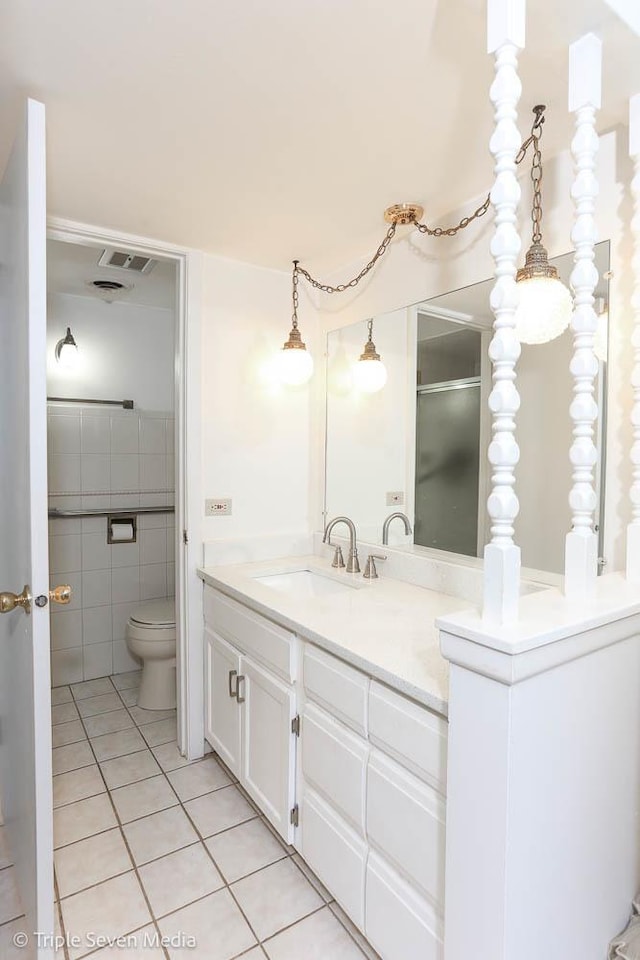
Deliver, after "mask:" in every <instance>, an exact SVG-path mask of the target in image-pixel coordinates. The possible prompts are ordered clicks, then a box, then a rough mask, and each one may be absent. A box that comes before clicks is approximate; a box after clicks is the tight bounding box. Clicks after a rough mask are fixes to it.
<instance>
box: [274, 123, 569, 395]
mask: <svg viewBox="0 0 640 960" xmlns="http://www.w3.org/2000/svg"><path fill="white" fill-rule="evenodd" d="M545 110H546V107H544V106H542V105H538V106H535V107H534V108H533V113H534V121H533V126H532V128H531V133H530V134H529V136H528V137H527V139H526V140H524V141H523V143H522V144H521V146H520V149H519V151H518V153H517V155H516V158H515V162H516V164H520V163H522V161H523V160H524V159H525V157H526V156H527V153H528V152H529V148H530V147H533V160H532V164H531V181H532V183H533V203H532V210H531V220H532V222H533V236H532V243H531V246H530V248H529V250H528V252H527V255H526V259H525V265H524V266H523V267H522V268H521V269H520V270H519V271H518V274H517V277H516V281H517V283H518V286H519V291H520V306H519V307H518V312H517V314H516V334H517V335H518V337H519V339H520V340H521V342H522V343H546V342H547V341H548V340H553V339H554V338H555V337H557V336H559V335H560V334H561V333H562V332H563V331H564V330H566V328H567V326H568V325H569V322H570V320H571V313H572V309H573V301H572V297H571V294H570V293H569V290H568V289H567V287H566V286H565V285H564V284H563V283H562V281H561V280H560V278H559V276H558V271H557V270H556V268H555V267H553V266H552V265H551V264H550V263H549V260H548V257H547V251H546V250H545V248H544V247H543V245H542V153H541V151H540V137H541V134H542V124H543V123H544V112H545ZM490 206H491V194H488V195H487V198H486V200H485V201H484V202H483V203H482V204H481V205H480V206H479V207H478V208H477V210H475V211H474V212H473V213H471V214H469V215H468V216H465V217H462V219H461V220H460V222H459V223H457V224H455V225H454V226H451V227H429V226H428V225H427V224H426V223H420V222H419V220H420V217H422V215H423V213H424V210H423V208H422V207H421V206H420V205H419V204H417V203H395V204H394V205H393V206H391V207H387V209H386V210H385V212H384V219H385V221H386V222H387V223H389V224H390V227H389V229H388V230H387V233H386V235H385V237H384V239H383V240H382V242H381V244H380V246H379V247H378V249H377V250H376V252H375V253H374V255H373V256H372V257H371V259H370V260H369V262H368V263H367V264H366V266H364V267H363V268H362V270H361V271H360V273H358V274H357V275H356V276H355V277H353V278H352V279H351V280H348V281H347V282H346V283H339V284H337V285H336V286H332V285H331V284H328V283H322V281H320V280H317V279H316V278H315V277H312V276H311V274H310V273H309V271H308V270H305V269H304V268H303V267H301V266H300V261H299V260H294V261H293V274H292V288H293V290H292V300H293V315H292V320H293V324H292V328H291V333H290V334H289V339H288V340H287V341H286V343H285V344H284V346H283V348H282V354H281V365H280V372H281V379H282V380H283V381H284V382H285V383H288V384H295V385H299V384H302V383H306V381H307V380H308V379H309V378H310V377H311V374H312V373H313V359H312V357H311V355H310V354H309V352H308V350H307V348H306V345H305V344H304V342H303V341H302V337H301V335H300V331H299V329H298V307H299V301H298V285H299V282H300V277H304V279H305V280H306V281H307V282H308V283H309V284H310V285H311V286H312V287H314V288H315V289H316V290H320V291H321V292H322V293H344V292H345V291H346V290H351V289H353V288H354V287H357V286H358V284H359V283H360V281H361V280H363V279H364V278H365V277H366V276H367V274H368V273H370V271H371V270H373V268H374V267H375V265H376V264H377V262H378V260H380V258H381V257H383V256H384V255H385V253H386V252H387V250H388V249H389V244H390V243H391V241H392V240H393V238H394V236H395V234H396V230H397V229H398V227H399V226H403V225H407V224H408V225H410V226H412V227H414V228H416V229H417V230H418V231H419V232H420V233H423V234H426V235H427V236H429V237H438V238H440V237H455V236H456V234H457V233H459V231H460V230H465V229H466V228H467V227H468V226H469V224H471V223H473V222H474V221H475V220H479V219H480V217H483V216H484V215H485V214H486V213H487V211H488V210H489V207H490ZM369 343H370V344H371V347H370V348H369V355H368V356H367V357H366V359H365V355H366V354H367V348H368V347H369ZM371 349H372V350H373V352H374V353H375V347H374V346H373V343H372V342H371V339H370V340H369V341H368V343H367V344H365V353H363V354H362V356H361V358H360V361H358V362H357V363H356V370H358V369H359V368H360V367H362V368H363V370H364V366H365V365H366V364H367V363H368V361H370V360H373V359H376V358H374V357H373V355H372V353H371ZM376 356H377V355H376ZM377 360H378V361H379V362H380V364H381V367H382V368H383V369H384V364H382V363H381V361H380V358H379V357H377ZM369 369H374V370H375V369H376V368H375V365H374V364H371V366H370V368H369ZM367 376H370V377H372V374H371V373H369V374H368V375H367ZM385 380H386V371H385ZM370 382H373V378H372V379H371V381H370ZM382 386H384V381H382V382H381V383H380V385H379V386H377V387H376V388H375V389H377V390H379V389H381V387H382ZM369 392H373V391H372V390H369Z"/></svg>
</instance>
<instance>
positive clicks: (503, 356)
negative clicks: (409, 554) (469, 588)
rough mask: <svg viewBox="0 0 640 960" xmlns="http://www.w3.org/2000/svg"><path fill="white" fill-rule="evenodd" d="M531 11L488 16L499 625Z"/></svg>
mask: <svg viewBox="0 0 640 960" xmlns="http://www.w3.org/2000/svg"><path fill="white" fill-rule="evenodd" d="M525 8H526V3H525V0H489V4H488V10H487V39H488V49H489V53H494V54H495V78H494V81H493V83H492V85H491V91H490V97H491V102H492V103H493V105H494V108H495V112H494V117H495V129H494V132H493V136H492V137H491V142H490V145H489V148H490V150H491V153H492V154H493V156H494V158H495V166H494V170H495V182H494V185H493V189H492V191H491V202H492V204H493V207H494V210H495V224H496V226H495V233H494V235H493V239H492V241H491V253H492V255H493V258H494V261H495V275H496V283H495V286H494V288H493V290H492V292H491V309H492V310H493V313H494V314H495V321H494V325H493V329H494V335H493V339H492V341H491V344H490V346H489V356H490V358H491V361H492V363H493V389H492V391H491V395H490V397H489V408H490V410H491V413H492V416H493V422H492V431H493V437H492V440H491V443H490V444H489V462H490V463H491V466H492V468H493V473H492V476H491V482H492V489H491V493H490V494H489V499H488V501H487V510H488V512H489V516H490V518H491V542H490V543H489V544H487V546H486V547H485V551H484V607H483V616H484V618H485V620H487V621H489V622H494V623H507V622H509V621H510V620H515V619H516V618H517V615H518V596H519V593H520V548H519V547H517V546H516V545H515V544H514V542H513V522H514V520H515V518H516V517H517V515H518V498H517V496H516V494H515V489H514V487H515V474H514V469H515V466H516V464H517V462H518V460H519V457H520V450H519V448H518V444H517V443H516V439H515V426H516V425H515V415H516V413H517V411H518V408H519V406H520V397H519V395H518V391H517V389H516V362H517V360H518V357H519V356H520V343H519V341H518V339H517V337H516V334H515V312H516V307H517V305H518V290H517V287H516V280H515V277H516V271H517V265H518V255H519V253H520V246H521V244H520V235H519V232H518V226H517V209H518V203H519V201H520V186H519V184H518V180H517V177H516V164H515V157H516V154H517V152H518V148H519V146H520V142H521V137H520V132H519V130H518V125H517V119H518V112H517V108H518V101H519V100H520V94H521V91H522V87H521V84H520V78H519V77H518V50H521V49H522V48H523V47H524V23H525Z"/></svg>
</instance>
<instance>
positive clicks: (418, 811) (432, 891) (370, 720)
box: [295, 643, 447, 960]
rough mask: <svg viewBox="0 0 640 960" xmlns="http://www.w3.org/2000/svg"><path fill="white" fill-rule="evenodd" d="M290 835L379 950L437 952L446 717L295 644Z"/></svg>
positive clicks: (395, 956)
mask: <svg viewBox="0 0 640 960" xmlns="http://www.w3.org/2000/svg"><path fill="white" fill-rule="evenodd" d="M302 680H303V683H302V686H303V696H302V698H301V699H302V704H301V735H300V763H299V770H298V793H299V804H300V825H299V829H298V833H297V836H296V841H295V843H296V845H297V846H298V847H299V849H300V852H301V853H302V856H303V857H304V859H305V860H306V861H307V862H308V864H309V866H310V867H311V868H312V869H313V870H314V871H315V872H316V873H317V874H318V876H319V877H320V879H321V880H322V881H323V882H324V884H325V885H326V886H327V887H328V889H329V890H330V891H331V893H332V894H333V895H334V897H335V898H336V900H337V901H338V902H339V903H340V905H341V906H342V907H343V909H344V910H345V911H346V912H347V913H348V914H349V916H350V918H351V919H352V920H353V922H354V923H355V924H356V926H358V928H359V929H360V930H361V931H362V932H363V933H364V935H365V936H366V938H367V939H368V940H369V942H370V943H371V945H372V946H373V947H374V948H375V949H376V950H377V951H378V953H380V956H381V957H382V958H383V960H441V958H442V956H443V945H442V937H443V912H444V847H445V805H446V801H445V789H446V747H447V723H446V721H445V720H444V719H443V718H442V717H439V716H438V715H437V714H434V713H432V712H431V711H429V710H427V709H426V708H425V707H422V706H420V705H418V704H416V703H414V702H413V701H411V700H409V699H407V698H406V697H403V696H401V695H400V694H398V693H395V692H394V691H392V690H389V689H388V688H387V687H385V686H384V685H382V684H380V683H378V682H377V681H375V680H372V679H371V678H369V677H368V676H367V675H366V674H364V673H361V672H360V671H359V670H356V669H354V668H353V667H351V666H349V665H348V664H346V663H343V662H342V661H341V660H340V659H339V658H337V657H334V656H332V655H330V654H327V653H325V652H324V651H322V650H319V649H317V648H316V647H314V646H312V645H311V644H306V643H305V644H304V648H303V657H302Z"/></svg>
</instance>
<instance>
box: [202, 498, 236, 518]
mask: <svg viewBox="0 0 640 960" xmlns="http://www.w3.org/2000/svg"><path fill="white" fill-rule="evenodd" d="M204 515H205V517H230V516H231V497H216V498H215V499H212V500H205V502H204Z"/></svg>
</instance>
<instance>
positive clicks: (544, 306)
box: [515, 106, 573, 343]
mask: <svg viewBox="0 0 640 960" xmlns="http://www.w3.org/2000/svg"><path fill="white" fill-rule="evenodd" d="M544 111H545V107H544V106H536V107H534V108H533V112H534V114H535V120H534V122H533V127H532V128H531V134H530V136H529V139H528V140H525V142H524V144H523V145H522V147H521V148H520V151H521V153H522V151H523V150H524V151H526V148H527V147H528V146H529V145H530V144H533V160H532V164H531V180H532V183H533V203H532V208H531V220H532V223H533V233H532V237H531V240H532V242H531V246H530V247H529V249H528V251H527V255H526V258H525V264H524V267H521V268H520V270H518V273H517V275H516V282H517V284H518V291H519V294H520V299H519V303H518V308H517V310H516V316H515V322H516V336H517V337H518V339H519V340H520V342H521V343H548V342H549V341H550V340H555V338H556V337H559V336H560V334H561V333H564V331H565V330H566V329H567V327H568V326H569V323H570V321H571V313H572V310H573V300H572V298H571V294H570V293H569V291H568V290H567V288H566V287H565V285H564V283H562V281H561V280H560V278H559V276H558V271H557V270H556V268H555V267H554V266H552V265H551V264H550V263H549V260H548V257H547V251H546V249H545V248H544V246H543V245H542V153H541V151H540V137H541V136H542V124H543V123H544Z"/></svg>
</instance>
